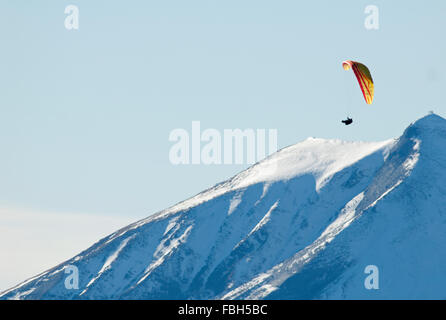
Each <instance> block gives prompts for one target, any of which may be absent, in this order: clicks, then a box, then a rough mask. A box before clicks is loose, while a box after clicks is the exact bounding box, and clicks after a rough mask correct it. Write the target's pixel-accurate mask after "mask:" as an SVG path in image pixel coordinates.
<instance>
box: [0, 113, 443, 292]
mask: <svg viewBox="0 0 446 320" xmlns="http://www.w3.org/2000/svg"><path fill="white" fill-rule="evenodd" d="M445 181H446V120H445V119H443V118H441V117H439V116H437V115H428V116H426V117H424V118H422V119H420V120H418V121H417V122H415V123H414V124H412V125H411V126H409V127H408V128H407V129H406V130H405V132H404V134H403V135H402V136H401V137H400V138H399V139H396V140H395V139H391V140H388V141H384V142H343V141H339V140H324V139H314V138H309V139H307V140H305V141H303V142H301V143H298V144H296V145H293V146H290V147H287V148H284V149H282V150H280V151H278V152H277V153H275V154H273V155H272V156H270V157H268V158H267V159H265V160H263V161H261V162H259V163H257V164H255V165H254V166H252V167H251V168H249V169H247V170H245V171H243V172H241V173H240V174H238V175H237V176H235V177H233V178H232V179H230V180H228V181H226V182H223V183H220V184H218V185H216V186H215V187H213V188H210V189H208V190H206V191H204V192H202V193H200V194H198V195H197V196H195V197H193V198H191V199H188V200H186V201H184V202H181V203H179V204H177V205H175V206H173V207H171V208H169V209H166V210H164V211H162V212H159V213H157V214H154V215H151V216H149V217H148V218H147V219H144V220H141V221H138V222H136V223H134V224H132V225H130V226H127V227H125V228H123V229H121V230H118V231H116V232H115V233H113V234H111V235H110V236H108V237H106V238H104V239H102V240H101V241H99V242H97V243H96V244H94V245H93V246H92V247H90V248H88V249H87V250H85V251H83V252H82V253H80V254H79V255H77V256H76V257H74V258H72V259H71V260H69V261H66V262H65V263H63V264H61V265H58V266H56V267H54V268H53V269H51V270H48V271H46V272H44V273H42V274H40V275H37V276H36V277H34V278H32V279H29V280H27V281H25V282H23V283H21V284H19V285H18V286H16V287H14V288H12V289H10V290H8V291H5V292H3V293H2V294H1V295H0V298H3V299H14V298H15V299H404V298H409V299H411V298H420V299H445V298H446V182H445ZM80 236H81V235H80ZM71 265H72V266H76V267H77V268H78V270H79V289H67V288H66V287H65V279H66V278H67V276H68V274H67V273H65V271H66V270H68V268H69V266H71ZM368 265H374V266H376V267H377V268H378V270H379V289H372V290H368V289H366V288H365V286H364V280H365V279H366V277H367V276H368V275H367V274H365V273H364V269H365V267H366V266H368Z"/></svg>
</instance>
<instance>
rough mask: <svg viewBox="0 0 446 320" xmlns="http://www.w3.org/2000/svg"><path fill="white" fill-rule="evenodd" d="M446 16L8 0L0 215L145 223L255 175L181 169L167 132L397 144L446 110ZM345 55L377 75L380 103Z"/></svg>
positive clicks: (273, 4) (3, 17)
mask: <svg viewBox="0 0 446 320" xmlns="http://www.w3.org/2000/svg"><path fill="white" fill-rule="evenodd" d="M69 4H74V5H77V6H78V7H79V10H80V29H79V30H77V31H68V30H66V29H65V27H64V20H65V16H66V15H65V14H64V9H65V6H67V5H69ZM369 4H373V5H376V6H378V8H379V10H380V11H379V14H380V20H379V23H380V28H379V30H366V29H365V28H364V19H365V18H366V14H365V13H364V9H365V7H366V6H367V5H369ZM445 17H446V2H444V1H431V2H427V3H426V2H421V1H307V3H303V2H301V1H292V0H289V1H280V0H279V1H262V0H260V1H259V0H255V1H251V0H249V1H246V0H244V1H240V0H238V1H235V0H225V1H222V0H220V1H212V0H206V1H205V0H201V1H194V0H192V1H180V0H171V1H98V0H96V1H74V0H73V1H44V0H39V1H12V0H9V1H6V0H3V1H1V3H0V35H1V36H0V39H1V50H0V88H1V94H0V111H1V113H0V147H1V150H2V156H1V157H0V177H1V178H0V206H2V207H20V208H30V209H32V210H43V211H45V210H47V211H51V212H60V214H63V212H79V213H83V212H88V213H95V214H103V215H108V216H110V215H112V216H124V217H144V216H147V215H149V214H151V213H153V212H155V211H158V210H161V209H164V208H166V207H168V206H170V205H172V204H174V203H176V202H178V201H181V200H183V199H185V198H187V197H189V196H192V195H194V194H196V193H198V192H200V191H202V190H203V189H205V188H207V187H210V186H212V185H213V184H215V183H217V182H219V181H221V180H224V179H226V178H228V177H230V176H232V175H233V174H235V173H237V172H238V171H240V170H242V169H244V168H245V167H246V166H243V165H240V166H236V165H233V166H227V165H226V166H225V165H222V166H217V165H212V166H192V165H190V166H173V165H172V164H171V163H170V162H169V158H168V153H169V148H170V147H171V146H172V143H171V142H169V141H168V136H169V133H170V131H171V130H173V129H175V128H185V129H187V130H190V126H191V121H193V120H199V121H201V125H202V128H216V129H218V130H223V129H225V128H230V129H231V128H241V129H245V128H266V129H268V128H276V129H277V130H278V145H279V148H280V147H285V146H287V145H290V144H294V143H296V142H298V141H300V140H303V139H305V138H306V137H308V136H314V137H322V138H341V139H346V140H384V139H388V138H391V137H397V136H399V135H400V134H401V133H402V131H403V129H404V128H405V127H406V126H407V125H408V124H409V123H410V122H412V121H414V120H415V119H417V118H419V117H421V116H423V115H425V114H427V113H428V111H429V110H434V111H435V112H436V113H438V114H440V115H442V116H445V115H446V108H445V105H444V98H443V96H444V90H445V88H446V78H445V74H446V73H445V67H446V63H445V56H446V54H445V53H446V52H445V51H446V42H445V41H444V31H445V30H446V19H445ZM345 59H352V60H357V61H361V62H364V63H365V64H366V65H368V66H369V67H370V69H371V71H372V75H373V77H374V80H375V84H376V87H375V100H374V103H373V105H372V106H368V105H366V104H365V103H364V101H363V99H362V96H361V93H360V90H359V89H358V86H357V83H356V80H355V79H354V76H353V73H352V72H346V71H344V70H343V69H342V67H341V62H342V61H343V60H345ZM348 112H349V114H350V115H352V116H353V118H354V120H355V122H354V125H353V126H350V127H345V126H343V125H341V124H340V120H341V119H343V118H344V117H345V116H346V115H347V113H348Z"/></svg>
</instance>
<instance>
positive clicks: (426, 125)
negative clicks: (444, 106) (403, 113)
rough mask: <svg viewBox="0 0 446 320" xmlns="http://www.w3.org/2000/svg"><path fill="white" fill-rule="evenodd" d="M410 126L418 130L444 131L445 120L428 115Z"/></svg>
mask: <svg viewBox="0 0 446 320" xmlns="http://www.w3.org/2000/svg"><path fill="white" fill-rule="evenodd" d="M411 126H413V127H416V128H420V129H438V128H441V129H446V119H444V118H443V117H441V116H439V115H437V114H435V113H430V114H428V115H426V116H424V117H422V118H420V119H418V120H417V121H415V122H414V123H413V124H412V125H411Z"/></svg>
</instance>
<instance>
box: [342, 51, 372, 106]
mask: <svg viewBox="0 0 446 320" xmlns="http://www.w3.org/2000/svg"><path fill="white" fill-rule="evenodd" d="M342 67H343V68H344V70H349V69H350V68H352V69H353V72H354V73H355V76H356V79H358V83H359V86H360V87H361V91H362V94H363V95H364V99H365V102H367V104H371V103H372V101H373V92H374V86H373V79H372V75H371V74H370V71H369V69H368V68H367V67H366V66H365V65H363V64H362V63H359V62H356V61H351V60H346V61H344V62H342Z"/></svg>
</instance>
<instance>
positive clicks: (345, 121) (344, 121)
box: [341, 117, 353, 126]
mask: <svg viewBox="0 0 446 320" xmlns="http://www.w3.org/2000/svg"><path fill="white" fill-rule="evenodd" d="M341 122H342V123H344V124H345V125H346V126H348V125H349V124H351V123H352V122H353V119H351V118H349V117H347V120H342V121H341Z"/></svg>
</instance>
